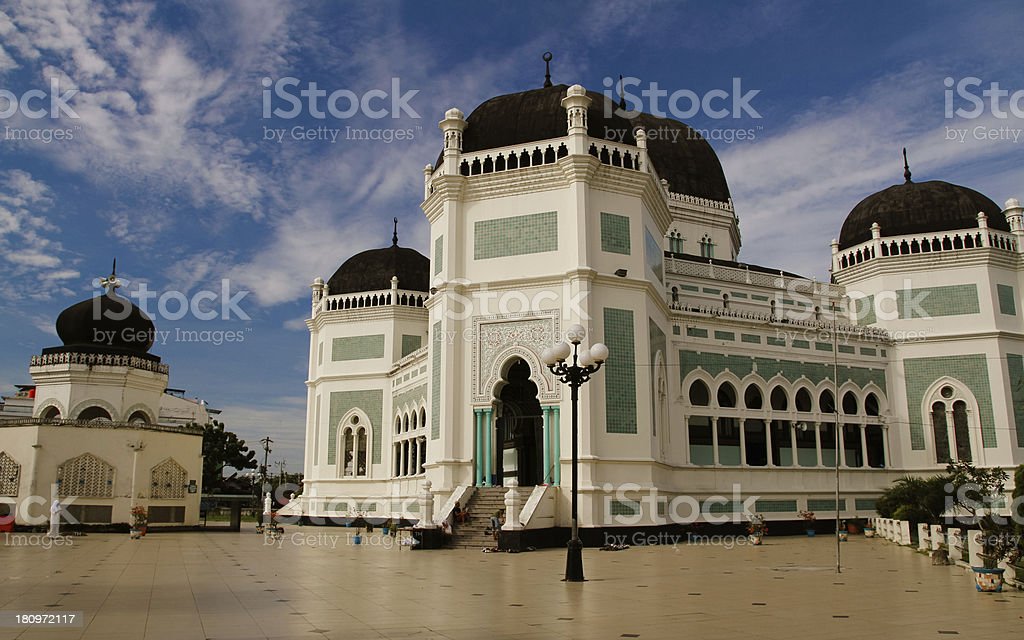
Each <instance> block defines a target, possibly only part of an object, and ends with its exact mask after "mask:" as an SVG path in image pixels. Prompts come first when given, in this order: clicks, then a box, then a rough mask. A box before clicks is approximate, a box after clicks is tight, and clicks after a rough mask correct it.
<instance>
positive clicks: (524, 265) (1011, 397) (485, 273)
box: [293, 85, 1024, 529]
mask: <svg viewBox="0 0 1024 640" xmlns="http://www.w3.org/2000/svg"><path fill="white" fill-rule="evenodd" d="M439 127H440V129H441V131H442V138H443V150H442V152H441V154H440V157H439V158H438V160H437V164H436V166H435V165H427V166H426V168H425V169H424V170H423V181H424V189H423V201H422V202H421V204H420V206H421V208H422V210H423V212H424V214H425V216H426V217H427V220H428V221H429V223H430V245H429V247H430V252H431V257H430V258H429V259H428V258H427V257H425V256H423V255H421V254H419V253H418V252H416V251H414V250H412V249H407V248H401V247H399V246H398V242H397V237H395V238H394V240H393V243H392V246H391V247H389V248H384V249H378V250H372V251H367V252H364V253H361V254H358V255H356V256H354V257H352V258H350V259H349V260H347V261H346V262H345V263H344V264H343V265H342V266H341V267H340V268H339V269H338V271H337V272H336V273H335V274H334V275H333V276H332V277H331V278H329V279H328V280H327V281H324V280H323V279H322V278H317V279H316V280H315V281H314V283H313V285H312V290H313V296H312V308H311V313H310V318H309V320H308V321H307V325H308V327H309V331H310V347H309V373H308V378H307V386H308V410H307V422H306V460H305V468H304V471H305V490H304V492H303V495H302V496H301V498H300V500H298V501H297V502H295V503H293V504H294V505H295V506H294V507H293V508H294V509H301V510H302V512H303V513H304V514H306V515H309V516H321V517H323V516H326V517H330V516H334V517H346V516H352V515H355V514H358V515H364V516H373V515H377V516H380V517H390V516H399V515H402V516H405V517H410V518H417V517H418V515H417V513H418V509H419V506H418V503H417V500H416V498H417V496H418V495H420V494H421V493H422V491H423V485H424V481H425V480H429V481H430V485H431V490H432V491H433V494H434V501H435V507H436V513H437V514H438V516H439V517H444V516H445V515H446V514H447V513H448V512H449V510H450V508H451V506H452V505H453V504H454V501H455V500H456V499H460V500H462V501H463V504H465V501H466V500H469V501H470V505H471V507H472V501H473V500H474V499H475V498H474V496H475V495H486V494H487V493H490V492H489V491H488V490H487V489H486V488H487V487H490V486H495V485H497V486H502V485H507V484H509V483H510V480H511V479H513V478H514V479H515V480H516V482H517V483H518V485H519V486H520V487H521V489H520V491H521V492H522V494H523V498H524V500H525V501H526V507H525V509H524V515H523V516H522V520H523V521H522V524H523V525H524V526H526V527H527V528H528V529H529V528H552V527H565V526H568V523H569V508H568V506H569V493H570V477H571V475H570V471H571V464H570V460H571V457H570V456H571V429H570V423H569V416H570V415H571V405H570V402H569V393H568V389H567V388H566V387H564V386H563V385H561V384H559V382H558V381H557V380H556V379H555V378H554V377H553V375H552V374H551V373H550V372H549V371H548V369H547V368H546V367H545V366H544V365H543V364H542V362H541V353H542V352H543V350H544V349H545V348H546V347H548V346H549V345H551V344H553V343H554V342H556V341H558V340H561V339H562V338H563V337H564V331H565V329H566V328H567V327H568V326H570V325H572V324H575V323H579V324H582V325H583V326H584V327H585V328H586V330H587V333H588V334H589V335H588V338H587V340H585V341H584V345H583V346H586V345H587V344H592V343H594V342H603V343H605V344H606V345H607V346H608V347H609V349H610V352H611V355H610V357H609V359H608V361H607V363H606V364H605V366H604V367H603V369H602V370H601V371H599V372H598V373H597V374H596V375H594V376H593V378H592V380H591V381H590V382H589V383H588V384H586V385H585V386H584V387H583V388H582V390H581V393H580V433H579V455H580V480H579V484H580V486H579V490H580V492H581V505H580V522H581V526H583V527H587V528H592V529H601V528H605V527H615V526H622V525H630V526H656V525H663V524H667V523H672V522H677V521H679V520H681V519H686V518H688V517H690V516H691V515H692V514H689V513H684V512H681V511H679V509H680V508H681V507H679V505H681V504H683V502H685V501H682V502H681V501H679V500H677V498H694V499H696V500H698V501H701V502H704V504H705V507H706V509H705V510H704V511H703V512H702V513H701V514H700V515H699V519H706V518H707V517H708V516H710V515H721V514H736V513H738V512H739V511H740V510H741V508H742V506H743V501H744V500H746V499H747V498H750V497H753V498H756V501H755V502H754V503H753V504H754V507H753V508H754V510H755V511H757V512H760V513H763V514H765V515H767V516H768V518H769V519H776V520H796V519H797V518H798V512H799V511H801V510H809V511H817V512H819V517H828V514H831V513H834V512H835V510H836V507H837V506H838V507H839V510H840V511H841V514H842V517H844V518H845V517H855V516H871V515H873V514H874V506H875V499H876V498H877V496H878V495H879V494H880V492H881V491H882V490H883V489H884V488H885V487H886V486H887V485H889V484H890V482H891V481H892V480H894V479H896V478H897V477H899V476H901V475H904V474H907V473H915V474H930V473H936V472H939V471H941V470H942V469H943V468H944V467H945V464H946V462H947V461H949V460H951V459H968V460H973V461H975V462H977V463H979V464H981V465H984V466H993V465H1001V466H1003V467H1009V466H1011V465H1016V464H1020V463H1022V462H1024V448H1022V447H1024V325H1022V315H1024V310H1022V309H1021V290H1022V286H1024V282H1022V273H1024V269H1022V260H1021V255H1022V252H1024V244H1022V236H1024V225H1022V222H1021V217H1022V216H1021V213H1022V209H1021V208H1020V206H1019V204H1017V203H1016V201H1014V200H1010V201H1008V202H1007V205H1006V208H1005V210H1001V209H1000V207H998V206H997V205H996V204H995V203H993V202H992V201H991V200H990V199H989V198H987V197H985V196H983V195H981V194H979V193H977V192H974V191H972V190H970V189H967V188H965V187H959V186H956V185H952V184H948V183H945V182H939V181H928V182H921V183H917V182H913V181H911V179H910V175H909V170H908V171H907V175H906V178H905V182H904V183H903V184H899V185H896V186H893V187H890V188H888V189H885V190H883V191H881V192H879V193H877V194H874V195H872V196H869V197H868V198H866V199H865V200H864V202H862V203H860V204H858V205H857V206H856V207H855V208H854V209H853V211H852V212H851V213H850V215H849V216H848V217H847V219H846V221H845V224H843V226H842V234H841V235H840V239H839V240H838V241H836V242H834V243H833V246H832V273H833V276H834V277H833V282H831V283H830V282H817V281H814V280H812V279H808V278H803V277H800V276H798V275H796V274H791V273H787V272H785V271H782V270H779V269H777V268H773V267H762V266H757V265H751V264H745V263H743V262H740V261H739V253H740V246H741V234H740V226H739V217H738V216H737V212H736V211H735V210H734V207H733V203H732V200H731V198H730V193H729V186H728V183H727V182H726V179H725V175H724V172H723V171H722V167H721V164H720V163H719V161H718V158H717V157H716V155H715V153H714V151H713V150H712V148H711V146H710V145H709V144H708V143H707V141H705V140H704V139H703V138H702V137H701V136H700V135H699V134H698V133H697V132H696V131H694V130H693V129H691V128H690V127H688V126H687V125H685V124H683V123H680V122H676V121H674V120H670V119H665V118H659V117H655V116H651V115H648V114H643V113H640V114H637V113H632V114H629V113H623V112H622V110H619V109H616V105H614V104H613V103H611V102H610V101H608V100H607V99H606V98H605V97H603V96H601V95H600V94H598V93H595V92H590V91H586V90H585V89H584V88H583V87H581V86H579V85H574V86H571V87H568V86H565V85H557V86H545V87H544V88H541V89H535V90H530V91H524V92H521V93H516V94H512V95H505V96H499V97H496V98H493V99H491V100H488V101H487V102H485V103H483V104H482V105H480V106H479V107H477V108H476V109H475V110H474V111H473V112H472V113H471V114H470V115H469V116H468V117H465V116H464V115H463V113H462V112H461V111H460V110H458V109H450V110H449V111H447V112H446V113H445V114H444V118H443V120H441V122H440V124H439ZM897 166H898V165H897ZM894 173H896V172H895V171H894ZM841 220H842V218H841V212H836V217H835V224H836V226H837V227H838V226H839V224H840V222H841ZM823 256H825V257H827V256H828V254H827V253H825V252H824V251H823ZM780 257H781V256H780ZM851 300H852V301H853V302H855V303H856V304H850V302H851ZM922 300H923V302H922ZM837 442H838V447H837V444H836V443H837ZM836 464H838V465H839V466H840V468H841V472H842V493H843V497H842V499H841V500H840V503H839V504H838V505H837V504H836V500H835V493H834V492H835V475H836V474H835V466H836ZM715 496H725V499H721V500H720V499H714V500H713V501H712V502H710V503H708V502H705V501H707V499H708V498H713V497H715ZM492 500H493V497H492ZM684 511H685V510H684Z"/></svg>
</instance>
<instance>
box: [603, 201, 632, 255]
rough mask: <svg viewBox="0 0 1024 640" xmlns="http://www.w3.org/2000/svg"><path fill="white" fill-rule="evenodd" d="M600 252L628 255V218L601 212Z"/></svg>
mask: <svg viewBox="0 0 1024 640" xmlns="http://www.w3.org/2000/svg"><path fill="white" fill-rule="evenodd" d="M601 250H602V251H607V252H608V253H621V254H622V255H626V256H628V255H629V218H627V217H626V216H620V215H616V214H614V213H605V212H604V211H602V212H601Z"/></svg>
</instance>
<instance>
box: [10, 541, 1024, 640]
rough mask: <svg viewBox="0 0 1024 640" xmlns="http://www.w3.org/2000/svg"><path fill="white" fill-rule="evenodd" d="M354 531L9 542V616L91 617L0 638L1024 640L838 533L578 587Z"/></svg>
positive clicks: (607, 563) (654, 564)
mask: <svg viewBox="0 0 1024 640" xmlns="http://www.w3.org/2000/svg"><path fill="white" fill-rule="evenodd" d="M0 535H2V534H0ZM331 536H334V537H333V538H332V537H331ZM347 536H348V533H347V531H346V530H344V529H335V528H312V527H301V528H300V527H289V528H288V530H287V531H286V532H285V536H284V538H283V540H282V543H281V545H280V547H279V548H278V547H268V546H264V544H263V538H262V537H261V536H259V535H257V534H256V533H254V532H253V530H251V529H250V530H249V531H244V532H243V533H240V534H232V533H173V534H168V533H158V534H151V535H149V536H146V538H145V539H143V540H141V541H132V540H129V538H128V536H127V535H100V534H93V535H90V536H87V537H81V538H74V539H73V542H74V544H73V546H71V547H67V548H52V549H49V550H46V549H42V548H38V547H12V546H4V545H0V571H2V574H3V577H2V579H0V610H2V611H40V610H41V611H50V612H69V611H81V612H83V613H84V620H85V626H84V627H83V628H77V629H75V628H68V629H29V630H25V629H10V628H7V629H0V640H8V639H9V638H19V639H25V640H29V639H34V638H54V639H59V640H65V639H66V640H71V639H78V638H89V639H95V640H119V639H128V638H131V639H139V640H143V639H146V640H158V639H160V640H163V639H168V640H170V639H174V640H193V639H199V640H201V639H203V638H211V639H216V640H220V639H222V638H225V639H226V638H234V639H261V638H303V639H309V638H346V639H350V638H453V639H461V638H466V639H469V638H474V639H476V638H485V639H490V638H622V637H639V638H698V639H703V638H745V639H746V638H751V639H752V638H770V639H779V640H782V639H790V638H813V639H817V638H829V639H836V640H839V639H843V638H867V637H875V638H884V637H890V638H900V639H902V640H908V639H911V638H940V637H949V636H952V635H959V637H961V638H965V639H970V640H982V639H986V638H1000V639H1003V638H1010V637H1020V635H1021V634H1022V633H1024V593H1020V592H1017V591H1012V590H1011V591H1008V592H1004V593H1002V594H992V595H989V594H980V593H976V592H975V591H974V587H973V577H972V576H971V575H970V574H969V573H966V572H965V571H964V570H963V569H961V568H956V567H935V566H931V563H930V561H929V559H928V558H927V557H925V556H922V555H919V554H917V553H914V552H912V551H910V550H908V549H901V548H898V547H896V546H895V545H893V544H891V543H889V542H885V541H882V540H878V539H875V540H868V539H865V538H863V537H862V536H854V537H851V540H850V541H849V542H848V543H844V544H843V556H844V565H845V569H844V571H843V573H842V574H841V575H836V573H835V559H834V547H835V545H834V542H833V539H832V538H830V537H829V536H819V537H817V538H803V537H791V538H771V537H769V538H767V539H766V540H765V545H764V546H761V547H751V546H742V547H735V548H731V549H727V548H724V547H722V546H698V545H685V544H684V545H680V546H678V547H672V546H659V547H633V548H631V549H629V550H626V551H621V552H602V551H598V550H596V549H586V550H585V551H584V554H585V555H584V559H585V566H586V572H587V577H588V578H589V582H586V583H583V584H579V583H575V584H566V583H563V582H561V581H560V580H559V579H560V577H561V575H562V571H563V569H564V564H565V552H564V550H557V549H552V550H542V551H537V552H533V553H522V554H517V555H511V554H504V553H496V554H484V553H480V552H479V551H472V550H443V551H415V552H414V551H409V550H408V548H404V549H401V550H399V549H398V548H397V547H393V548H383V547H382V546H374V545H367V544H365V540H364V544H363V545H362V546H354V545H350V544H348V540H347ZM380 539H381V538H379V537H377V538H374V539H373V540H376V541H379V540H380ZM0 542H2V540H0Z"/></svg>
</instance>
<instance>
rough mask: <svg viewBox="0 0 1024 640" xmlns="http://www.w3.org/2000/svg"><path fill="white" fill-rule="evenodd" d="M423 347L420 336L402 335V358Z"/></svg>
mask: <svg viewBox="0 0 1024 640" xmlns="http://www.w3.org/2000/svg"><path fill="white" fill-rule="evenodd" d="M421 346H423V338H422V337H420V336H410V335H405V334H403V335H402V357H403V358H404V357H405V356H407V355H409V354H410V353H412V352H413V351H415V350H417V349H419V348H420V347H421Z"/></svg>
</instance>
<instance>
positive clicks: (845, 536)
mask: <svg viewBox="0 0 1024 640" xmlns="http://www.w3.org/2000/svg"><path fill="white" fill-rule="evenodd" d="M849 538H850V534H848V533H847V532H845V531H840V532H839V542H846V541H847V540H849Z"/></svg>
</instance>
